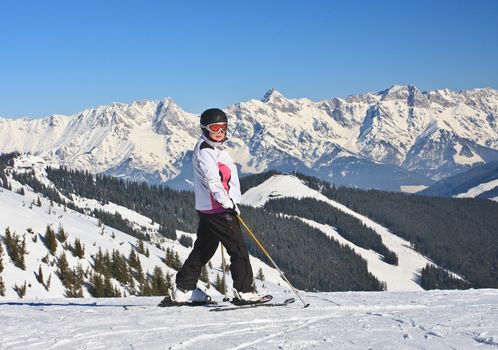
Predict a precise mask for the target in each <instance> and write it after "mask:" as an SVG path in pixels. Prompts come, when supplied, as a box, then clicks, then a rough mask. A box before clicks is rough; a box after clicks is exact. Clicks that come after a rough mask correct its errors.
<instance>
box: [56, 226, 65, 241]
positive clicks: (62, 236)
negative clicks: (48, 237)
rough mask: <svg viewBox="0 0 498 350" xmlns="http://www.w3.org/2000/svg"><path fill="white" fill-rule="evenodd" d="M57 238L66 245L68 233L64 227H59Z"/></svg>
mask: <svg viewBox="0 0 498 350" xmlns="http://www.w3.org/2000/svg"><path fill="white" fill-rule="evenodd" d="M56 238H57V240H58V241H59V242H61V243H64V242H65V241H66V240H67V233H66V232H65V231H64V227H62V225H60V226H59V230H58V232H57V236H56Z"/></svg>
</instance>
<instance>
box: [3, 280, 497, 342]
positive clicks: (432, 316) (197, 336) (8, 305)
mask: <svg viewBox="0 0 498 350" xmlns="http://www.w3.org/2000/svg"><path fill="white" fill-rule="evenodd" d="M275 297H276V299H283V298H287V297H288V294H287V293H280V294H278V293H276V294H275ZM303 297H304V298H305V299H306V300H307V301H309V302H310V303H311V306H310V307H308V308H306V309H303V308H302V306H301V305H300V304H293V305H291V306H288V307H285V308H255V309H247V310H238V311H227V312H210V311H209V310H210V309H209V308H203V307H199V308H189V307H183V308H171V309H164V308H158V307H156V306H155V305H156V304H157V303H158V302H159V300H160V298H157V297H149V298H143V297H139V298H125V299H81V300H80V299H78V300H74V304H71V305H70V304H69V303H68V300H66V299H60V300H22V301H14V302H5V301H0V319H1V320H2V327H0V339H1V345H0V347H1V348H2V349H12V350H17V349H19V350H35V349H36V350H38V349H109V350H110V349H143V350H153V349H171V350H179V349H190V350H196V349H199V350H201V349H202V350H205V349H224V350H236V349H237V350H242V349H254V350H257V349H260V350H261V349H284V350H290V349H294V350H296V349H320V350H329V349H393V350H394V349H496V347H497V346H498V309H497V305H498V291H497V290H493V289H479V290H466V291H430V292H402V293H399V292H347V293H304V294H303ZM94 303H96V304H94ZM123 305H128V306H127V307H126V309H125V308H124V307H123Z"/></svg>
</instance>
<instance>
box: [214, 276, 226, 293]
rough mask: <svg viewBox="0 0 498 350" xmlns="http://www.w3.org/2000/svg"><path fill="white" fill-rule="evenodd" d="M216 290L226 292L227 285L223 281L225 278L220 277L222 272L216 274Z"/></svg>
mask: <svg viewBox="0 0 498 350" xmlns="http://www.w3.org/2000/svg"><path fill="white" fill-rule="evenodd" d="M216 290H217V291H218V292H220V293H221V294H225V291H226V286H225V283H224V281H223V278H221V277H220V274H217V275H216Z"/></svg>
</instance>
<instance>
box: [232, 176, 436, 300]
mask: <svg viewBox="0 0 498 350" xmlns="http://www.w3.org/2000/svg"><path fill="white" fill-rule="evenodd" d="M279 197H292V198H297V199H300V198H305V197H310V198H314V199H317V200H320V201H323V202H326V203H328V204H330V205H331V206H334V207H336V208H337V209H339V210H341V211H343V212H345V213H347V214H350V215H352V216H354V217H356V218H357V219H359V220H360V221H362V222H363V224H365V225H366V226H368V227H370V228H372V229H373V230H374V231H375V232H377V233H378V234H379V235H380V236H381V237H382V242H383V243H384V244H385V245H386V246H387V248H389V249H390V250H392V251H393V252H395V253H396V254H397V255H398V265H397V266H393V265H391V264H387V263H385V262H384V261H382V260H381V258H380V256H379V254H378V253H376V252H374V251H372V250H366V249H364V248H361V247H358V246H356V245H355V244H353V243H351V242H349V241H348V240H346V239H344V238H343V237H342V236H340V235H339V233H337V231H336V229H335V228H334V227H331V226H328V225H323V224H320V223H317V222H314V221H312V220H308V219H301V220H302V221H304V222H306V223H308V224H309V225H311V226H313V227H316V228H318V229H320V230H321V231H322V232H324V233H325V234H326V235H327V236H329V237H332V238H333V239H335V240H336V241H338V242H339V243H341V244H347V245H348V246H350V247H352V248H353V249H354V250H355V251H356V253H357V254H359V255H360V256H362V257H363V258H364V259H365V260H366V261H367V264H368V271H369V272H371V273H372V274H373V275H374V276H376V277H377V278H378V279H379V280H381V281H384V282H386V283H387V290H389V291H417V290H422V288H421V287H420V285H418V284H417V283H416V282H415V280H416V279H417V276H420V271H421V269H422V268H424V267H425V265H426V264H428V263H429V264H433V263H432V262H431V261H430V260H428V259H427V258H426V257H424V256H422V255H421V254H419V253H417V252H416V251H415V250H413V249H412V248H411V244H410V242H408V241H406V240H404V239H402V238H400V237H398V236H396V235H394V234H393V233H391V232H390V231H389V230H388V229H387V228H385V227H383V226H381V225H379V224H377V223H375V222H374V221H372V220H370V219H369V218H367V217H365V216H363V215H360V214H358V213H356V212H354V211H352V210H351V209H349V208H347V207H346V206H344V205H342V204H340V203H338V202H335V201H333V200H331V199H329V198H327V197H325V196H324V195H322V194H321V193H319V192H317V191H315V190H312V189H310V188H309V187H307V186H306V185H305V184H304V183H303V182H302V181H301V180H300V179H298V178H297V177H295V176H293V175H274V176H272V177H271V178H270V179H268V180H266V181H265V182H263V183H262V184H260V185H259V186H256V187H253V188H251V189H249V190H248V191H247V192H245V193H244V195H243V196H242V203H243V204H246V205H250V206H253V207H261V206H263V205H264V204H265V203H266V202H267V201H268V200H269V199H272V198H279Z"/></svg>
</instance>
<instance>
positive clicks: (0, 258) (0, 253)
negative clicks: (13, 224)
mask: <svg viewBox="0 0 498 350" xmlns="http://www.w3.org/2000/svg"><path fill="white" fill-rule="evenodd" d="M2 271H3V248H2V241H0V273H2Z"/></svg>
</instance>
